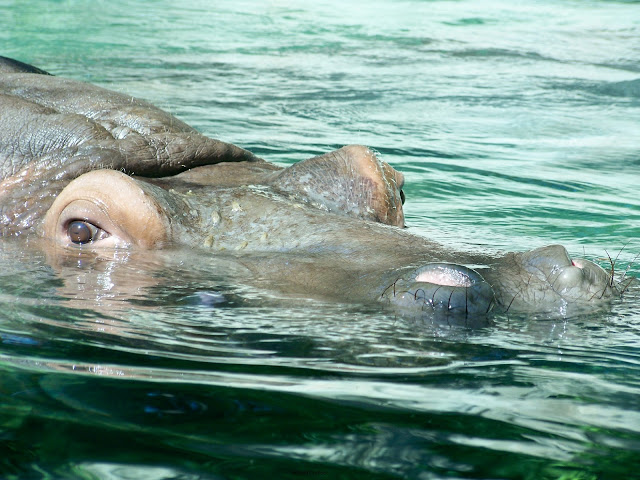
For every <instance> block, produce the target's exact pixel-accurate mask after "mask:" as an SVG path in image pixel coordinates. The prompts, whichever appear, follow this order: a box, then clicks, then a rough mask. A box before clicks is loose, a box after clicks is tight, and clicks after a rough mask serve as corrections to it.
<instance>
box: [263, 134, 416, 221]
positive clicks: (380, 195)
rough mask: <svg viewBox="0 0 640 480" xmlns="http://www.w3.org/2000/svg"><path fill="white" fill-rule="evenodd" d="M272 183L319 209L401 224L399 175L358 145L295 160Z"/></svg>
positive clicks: (402, 219) (400, 177) (400, 185)
mask: <svg viewBox="0 0 640 480" xmlns="http://www.w3.org/2000/svg"><path fill="white" fill-rule="evenodd" d="M271 184H272V185H273V186H274V187H275V188H277V189H278V190H280V191H282V192H284V193H287V194H289V195H291V196H292V197H293V198H294V199H296V200H299V201H302V202H305V203H309V204H311V205H314V206H316V207H318V208H320V209H322V210H329V211H330V212H333V213H337V214H340V215H346V216H350V217H356V218H361V219H364V220H372V221H374V222H380V223H386V224H387V225H395V226H398V227H404V213H403V210H402V203H403V199H404V194H403V193H402V186H403V184H404V179H403V176H402V174H401V173H400V172H397V171H395V170H394V169H393V168H391V167H390V166H389V165H388V164H387V163H385V162H383V161H381V160H379V159H378V158H377V157H376V155H375V154H374V153H373V152H372V151H371V150H370V149H368V148H367V147H363V146H361V145H349V146H346V147H343V148H341V149H340V150H336V151H335V152H330V153H327V154H325V155H322V156H319V157H314V158H310V159H309V160H305V161H303V162H299V163H296V164H295V165H293V166H291V167H289V168H285V169H284V170H282V171H281V172H280V173H278V174H277V175H276V176H275V177H274V178H273V179H272V182H271Z"/></svg>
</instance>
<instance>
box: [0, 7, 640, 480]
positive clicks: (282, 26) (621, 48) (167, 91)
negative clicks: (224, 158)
mask: <svg viewBox="0 0 640 480" xmlns="http://www.w3.org/2000/svg"><path fill="white" fill-rule="evenodd" d="M131 3H133V5H131ZM638 38H640V6H639V5H638V3H637V2H631V1H629V2H608V1H580V2H578V1H557V0H556V1H540V2H535V3H533V2H508V1H498V0H496V1H471V0H461V1H455V2H454V1H419V0H406V1H393V2H392V1H390V0H387V1H382V0H376V1H370V0H369V1H366V2H360V1H352V2H341V1H340V2H339V1H335V0H327V1H317V2H302V1H285V0H274V1H265V2H257V1H242V0H235V1H226V0H222V1H218V2H215V4H213V3H211V2H204V1H199V0H192V1H189V2H178V1H175V0H173V1H171V2H169V1H164V0H158V1H154V2H137V3H136V2H124V1H121V0H111V1H108V2H106V1H93V2H80V1H72V0H68V1H64V0H60V1H55V2H54V1H46V0H37V1H31V2H22V1H7V0H0V45H2V54H3V55H6V56H10V57H15V58H18V59H21V60H23V61H27V62H29V63H33V64H35V65H37V66H39V67H41V68H44V69H46V70H49V71H51V72H52V73H56V74H58V75H64V76H68V77H72V78H76V79H79V80H85V81H90V82H93V83H97V84H99V85H102V86H105V87H108V88H112V89H115V90H118V91H121V92H127V93H130V94H132V95H135V96H138V97H142V98H144V99H146V100H149V101H151V102H152V103H155V104H156V105H159V106H161V107H162V108H165V109H167V110H169V111H170V112H172V113H174V114H175V115H177V116H179V117H180V118H181V119H183V120H185V121H186V122H187V123H190V124H191V125H193V126H195V127H196V128H198V129H199V130H200V131H202V132H204V133H206V134H208V135H210V136H213V137H216V138H221V139H224V140H226V141H230V142H233V143H236V144H238V145H241V146H243V147H246V148H248V149H250V150H252V151H254V152H255V153H257V154H259V155H261V156H264V157H265V158H267V159H269V160H272V161H275V162H278V163H280V164H290V163H292V162H294V161H297V160H301V159H304V158H308V157H310V156H313V155H316V154H319V153H323V152H326V151H328V150H330V149H333V148H336V147H339V146H342V145H344V144H349V143H363V144H366V145H369V146H371V147H372V148H375V149H376V150H377V151H378V152H380V154H381V155H382V157H383V158H384V159H385V160H386V161H387V162H389V163H391V164H392V165H393V166H394V167H396V168H397V169H399V170H401V171H403V172H404V173H405V174H406V178H407V187H406V194H407V198H408V202H407V204H406V205H405V208H406V216H407V221H408V224H409V225H410V228H411V229H412V231H414V232H416V233H419V234H422V235H426V236H429V237H430V238H433V239H434V240H437V241H439V242H441V243H444V244H447V245H451V246H452V248H462V249H467V250H476V251H486V250H491V251H495V250H524V249H529V248H535V247H538V246H541V245H545V244H549V243H563V244H564V245H566V246H567V247H568V249H569V250H570V252H571V253H573V254H576V255H586V256H587V257H590V258H594V259H596V261H598V262H599V263H600V264H602V265H603V266H607V264H608V260H606V251H608V252H609V253H610V254H612V255H614V256H615V255H618V252H620V249H622V248H623V247H625V246H626V247H625V248H624V249H623V250H622V251H621V252H620V253H619V257H618V266H619V268H618V271H619V272H620V274H621V273H622V271H623V270H624V269H625V268H627V265H629V264H631V267H630V270H629V273H630V274H635V275H639V274H640V268H639V267H638V266H637V265H635V264H632V262H633V259H634V257H635V256H636V255H637V254H638V253H639V252H640V245H639V244H638V240H637V239H638V237H639V236H640V235H639V233H640V209H639V200H638V195H637V184H638V178H639V176H638V175H639V174H640V157H639V155H638V152H639V151H640V137H639V136H638V125H639V124H640V109H639V108H638V107H640V61H639V59H640V42H639V41H638ZM220 271H224V268H222V269H219V264H217V263H215V261H214V260H212V259H210V258H207V257H206V256H203V255H201V254H199V253H197V252H193V251H187V252H171V253H170V254H169V253H167V252H150V253H135V252H133V253H127V252H121V253H119V254H118V255H117V256H116V258H111V259H105V258H103V259H101V258H87V257H83V256H80V257H78V258H66V259H62V260H61V259H53V258H47V257H46V255H45V254H44V253H42V250H41V249H39V248H38V245H37V242H35V241H32V240H30V241H25V240H24V239H18V240H17V241H8V240H6V239H5V240H3V241H2V243H1V244H0V320H1V321H0V477H1V478H7V479H13V478H19V479H23V478H27V479H29V478H82V479H86V478H101V479H102V478H105V479H129V478H145V479H169V478H182V479H192V478H193V479H195V478H207V479H209V478H210V479H223V478H224V479H226V478H229V479H230V478H269V477H272V478H283V479H286V478H301V477H303V476H304V477H305V478H308V477H309V476H315V477H317V478H349V479H356V478H366V479H377V478H380V479H382V478H385V479H386V478H421V479H439V478H457V479H459V478H487V479H489V478H491V479H496V478H505V479H507V478H508V479H552V478H554V479H555V478H562V479H581V480H586V479H588V480H591V479H618V478H633V477H634V475H637V472H638V468H640V461H639V460H638V458H640V396H639V394H640V383H639V382H638V377H639V373H640V302H639V301H638V298H639V297H640V296H639V295H638V293H637V291H636V292H632V293H631V295H629V296H628V297H627V299H626V300H623V301H622V302H620V303H617V304H616V305H614V306H613V308H612V311H610V312H605V313H600V314H596V315H592V316H588V317H581V318H571V319H566V320H537V321H534V320H532V319H528V318H508V317H502V316H497V317H495V318H494V319H493V321H492V323H491V324H490V325H486V326H483V327H481V328H465V327H461V326H450V325H444V324H432V323H427V322H422V323H421V322H417V321H414V320H409V319H403V318H395V317H393V316H392V315H390V314H387V313H384V312H381V311H380V309H379V308H378V307H377V306H375V305H374V306H360V305H346V304H336V303H330V302H320V301H316V300H307V299H296V300H289V301H285V302H283V301H282V299H278V298H276V297H274V295H273V292H262V291H256V290H255V289H251V288H249V287H248V286H246V285H241V284H230V283H229V282H228V281H227V279H226V278H225V275H224V274H222V273H218V272H220ZM176 279H179V280H178V281H176Z"/></svg>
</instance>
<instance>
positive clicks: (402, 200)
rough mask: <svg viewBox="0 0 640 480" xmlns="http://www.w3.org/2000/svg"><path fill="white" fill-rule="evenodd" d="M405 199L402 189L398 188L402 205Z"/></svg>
mask: <svg viewBox="0 0 640 480" xmlns="http://www.w3.org/2000/svg"><path fill="white" fill-rule="evenodd" d="M405 200H406V197H405V196H404V191H403V190H400V201H401V202H402V205H404V202H405Z"/></svg>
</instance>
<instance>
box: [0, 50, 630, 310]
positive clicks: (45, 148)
mask: <svg viewBox="0 0 640 480" xmlns="http://www.w3.org/2000/svg"><path fill="white" fill-rule="evenodd" d="M402 187H403V177H402V174H401V173H399V172H397V171H395V170H394V169H393V168H391V167H390V166H389V165H387V164H386V163H384V162H382V161H380V160H379V159H378V158H377V157H376V155H375V154H374V153H373V152H371V151H370V150H369V149H367V148H366V147H362V146H347V147H344V148H341V149H340V150H337V151H335V152H331V153H328V154H325V155H322V156H320V157H316V158H312V159H309V160H306V161H303V162H300V163H298V164H295V165H293V166H291V167H288V168H281V167H278V166H275V165H273V164H271V163H268V162H265V161H264V160H261V159H259V158H257V157H255V156H254V155H253V154H251V153H250V152H248V151H246V150H243V149H241V148H239V147H236V146H234V145H231V144H227V143H224V142H220V141H217V140H213V139H210V138H207V137H205V136H203V135H201V134H199V133H198V132H197V131H195V130H194V129H192V128H191V127H189V126H188V125H186V124H185V123H183V122H181V121H180V120H178V119H176V118H174V117H173V116H171V115H169V114H167V113H165V112H163V111H161V110H159V109H157V108H155V107H153V106H152V105H150V104H148V103H145V102H143V101H140V100H137V99H135V98H132V97H129V96H126V95H121V94H118V93H115V92H111V91H109V90H105V89H102V88H99V87H96V86H93V85H89V84H85V83H81V82H77V81H73V80H67V79H63V78H59V77H55V76H51V75H49V74H47V73H46V72H43V71H42V70H39V69H37V68H35V67H32V66H30V65H26V64H24V63H21V62H17V61H15V60H11V59H7V58H3V57H0V234H1V235H3V236H9V235H12V236H13V235H15V236H17V235H38V236H40V237H44V238H45V239H48V240H50V241H51V242H55V243H56V244H58V245H62V246H64V247H65V248H68V249H80V250H96V249H113V248H142V249H150V248H153V249H160V248H172V247H175V246H180V245H182V246H187V247H190V248H194V247H197V248H200V249H204V250H207V251H210V252H211V254H212V255H227V256H230V257H236V258H239V259H242V261H243V263H244V264H245V265H248V266H249V268H250V269H253V270H254V271H256V272H259V273H260V275H261V276H262V277H264V276H265V274H266V276H267V277H269V278H272V279H273V281H274V284H278V285H280V286H282V285H284V286H285V288H286V289H288V290H289V291H291V292H295V293H303V294H306V295H309V296H315V297H325V298H335V299H343V300H347V299H348V300H352V301H354V300H355V301H361V302H366V301H371V300H377V301H382V302H384V303H387V304H391V305H392V306H394V307H395V308H398V309H399V310H402V311H405V312H408V313H412V312H418V313H420V314H422V313H427V314H436V315H463V316H484V315H486V314H487V313H488V312H489V311H491V310H497V311H509V312H526V313H534V312H545V313H551V314H554V313H555V314H560V315H566V314H567V313H568V312H571V309H572V308H576V309H577V310H576V311H584V310H590V309H595V308H598V307H600V306H602V305H603V304H606V303H607V302H608V301H609V300H610V299H611V298H614V297H617V296H619V295H620V292H619V289H618V286H617V285H616V282H614V281H613V280H612V278H611V276H610V275H609V274H608V273H607V272H605V271H604V270H603V269H602V268H600V267H599V266H597V265H595V264H594V263H592V262H589V261H587V260H581V259H572V258H570V257H569V255H568V253H567V251H566V250H565V249H564V248H563V247H561V246H557V245H554V246H549V247H544V248H540V249H536V250H533V251H530V252H525V253H509V254H506V255H504V256H502V257H493V256H486V257H485V256H478V255H473V254H465V253H459V252H452V251H450V250H448V249H446V248H444V247H443V246H441V245H438V244H435V243H433V242H430V241H428V240H427V239H425V238H422V237H418V236H415V235H411V234H409V233H407V231H406V230H403V227H404V216H403V211H402V204H403V203H404V194H403V192H402ZM463 264H466V265H474V266H475V267H474V268H475V269H471V268H468V267H466V266H463Z"/></svg>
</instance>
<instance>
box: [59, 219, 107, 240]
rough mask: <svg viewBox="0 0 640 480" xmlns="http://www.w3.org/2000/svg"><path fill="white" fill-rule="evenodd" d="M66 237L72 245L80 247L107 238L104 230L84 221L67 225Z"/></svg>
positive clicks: (75, 221) (76, 221)
mask: <svg viewBox="0 0 640 480" xmlns="http://www.w3.org/2000/svg"><path fill="white" fill-rule="evenodd" d="M67 235H68V236H69V240H71V242H72V243H75V244H77V245H82V244H84V243H90V242H94V241H96V240H100V239H102V238H105V237H107V236H109V235H108V234H107V233H106V232H105V231H104V230H102V229H100V228H98V227H96V226H95V225H93V224H92V223H89V222H86V221H84V220H74V221H72V222H69V224H68V225H67Z"/></svg>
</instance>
